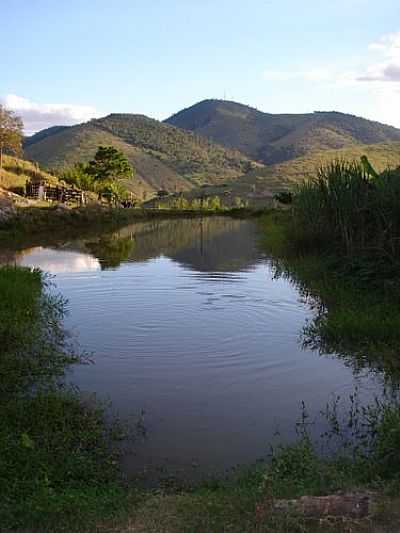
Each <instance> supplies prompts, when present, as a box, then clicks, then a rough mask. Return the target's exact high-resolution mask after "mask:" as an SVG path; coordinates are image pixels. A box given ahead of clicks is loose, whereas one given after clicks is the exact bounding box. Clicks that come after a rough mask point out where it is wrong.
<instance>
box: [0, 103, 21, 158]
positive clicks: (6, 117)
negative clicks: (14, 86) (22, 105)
mask: <svg viewBox="0 0 400 533" xmlns="http://www.w3.org/2000/svg"><path fill="white" fill-rule="evenodd" d="M22 135H23V123H22V120H21V118H20V117H19V116H17V115H16V114H15V113H14V111H11V110H9V109H6V108H5V107H4V106H3V105H1V104H0V168H2V167H3V152H4V151H10V152H13V153H15V154H19V153H20V151H21V147H22Z"/></svg>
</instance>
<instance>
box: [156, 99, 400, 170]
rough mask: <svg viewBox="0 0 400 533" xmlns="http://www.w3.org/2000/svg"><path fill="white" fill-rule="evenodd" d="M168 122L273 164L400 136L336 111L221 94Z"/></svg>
mask: <svg viewBox="0 0 400 533" xmlns="http://www.w3.org/2000/svg"><path fill="white" fill-rule="evenodd" d="M166 123H168V124H172V125H174V126H177V127H180V128H184V129H187V130H190V131H193V132H195V133H198V134H199V135H203V136H205V137H207V138H210V139H212V140H213V141H215V142H218V143H220V144H222V145H224V146H227V147H230V148H236V149H238V150H240V151H241V152H243V153H244V154H246V155H247V156H248V157H250V158H251V159H254V160H257V161H260V162H262V163H264V164H275V163H281V162H283V161H288V160H291V159H295V158H297V157H301V156H305V155H306V154H307V153H309V152H314V151H316V150H330V149H333V150H338V149H341V148H345V147H350V146H353V145H358V144H376V143H387V142H393V141H400V130H399V129H396V128H394V127H392V126H387V125H384V124H380V123H379V122H373V121H370V120H366V119H364V118H360V117H356V116H353V115H347V114H345V113H337V112H315V113H308V114H270V113H263V112H261V111H258V110H257V109H254V108H252V107H249V106H245V105H242V104H238V103H236V102H228V101H224V100H204V101H202V102H199V103H198V104H195V105H193V106H191V107H189V108H187V109H184V110H182V111H180V112H179V113H177V114H175V115H173V116H172V117H170V118H169V119H167V120H166Z"/></svg>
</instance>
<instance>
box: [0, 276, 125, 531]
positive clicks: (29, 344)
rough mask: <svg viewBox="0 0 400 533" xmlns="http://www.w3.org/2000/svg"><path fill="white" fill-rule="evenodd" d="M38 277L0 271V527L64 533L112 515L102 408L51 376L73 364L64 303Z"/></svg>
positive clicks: (114, 472)
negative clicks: (89, 404) (64, 324)
mask: <svg viewBox="0 0 400 533" xmlns="http://www.w3.org/2000/svg"><path fill="white" fill-rule="evenodd" d="M45 284H46V280H45V279H44V278H43V275H42V274H41V273H40V272H38V271H30V270H29V269H25V268H15V267H1V268H0V293H1V299H0V345H1V357H0V375H1V384H0V409H1V426H0V494H1V498H0V524H1V529H2V531H5V530H7V528H18V527H20V528H25V527H27V528H29V529H30V530H37V531H41V532H42V531H56V530H61V531H62V530H64V531H72V528H73V527H75V525H79V527H81V526H82V525H84V526H85V527H86V525H88V526H89V525H90V523H91V524H92V527H94V526H93V522H91V519H95V520H98V519H99V517H107V516H110V514H111V515H112V513H113V512H114V511H115V509H119V510H120V509H121V508H122V507H123V505H122V503H123V500H124V497H125V492H124V491H123V490H122V488H121V486H120V484H119V481H118V480H119V477H118V468H117V462H116V457H114V455H113V454H112V453H111V452H110V447H109V444H110V442H111V441H112V439H114V438H116V437H117V436H118V435H119V428H117V427H116V426H115V427H111V426H106V425H105V422H104V409H103V408H102V406H100V405H97V406H92V407H89V406H88V405H85V404H84V402H83V401H82V399H81V398H80V396H79V394H78V393H77V392H76V391H74V390H72V389H69V388H68V387H66V386H63V385H62V381H61V382H60V378H62V377H63V375H64V371H65V369H66V368H67V366H68V365H70V364H71V363H77V362H80V361H82V358H81V357H80V356H79V355H76V354H75V353H74V352H73V351H71V348H70V347H69V345H68V342H67V337H66V336H65V332H64V330H63V326H62V318H63V315H64V302H63V301H62V300H60V299H59V298H56V297H53V296H50V295H49V294H48V293H47V292H45V291H44V288H45Z"/></svg>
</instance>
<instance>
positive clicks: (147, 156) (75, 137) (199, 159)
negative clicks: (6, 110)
mask: <svg viewBox="0 0 400 533" xmlns="http://www.w3.org/2000/svg"><path fill="white" fill-rule="evenodd" d="M101 144H103V145H112V146H115V147H116V148H118V149H120V150H122V151H123V152H124V153H125V155H126V156H127V157H128V159H129V160H130V162H131V163H132V164H133V166H134V167H135V169H136V175H135V177H134V178H133V180H130V181H129V182H127V183H126V185H127V186H128V187H129V188H130V189H131V190H132V191H133V192H135V193H137V194H139V195H140V194H141V193H144V192H154V191H156V190H159V189H166V190H169V191H175V190H178V191H181V190H189V189H191V188H193V187H195V186H197V185H201V184H203V183H205V182H207V183H218V182H220V181H224V180H226V179H234V178H237V177H238V176H240V175H242V174H243V173H244V172H246V171H247V170H249V168H252V166H254V165H252V163H251V162H250V161H249V159H248V158H247V157H246V156H243V155H242V154H241V153H239V152H238V151H236V150H231V149H227V148H224V147H222V146H219V145H217V144H215V143H214V142H212V141H210V140H208V139H205V138H203V137H200V136H198V135H196V134H194V133H192V132H188V131H185V130H181V129H178V128H175V127H174V126H171V125H169V124H164V123H162V122H159V121H157V120H153V119H150V118H148V117H145V116H143V115H130V114H112V115H109V116H107V117H104V118H102V119H96V120H91V121H90V122H87V123H85V124H80V125H78V126H71V127H63V128H60V127H56V128H50V129H49V130H44V131H42V132H39V133H37V134H35V135H33V136H32V137H30V138H28V139H27V140H26V141H25V155H26V157H27V158H29V159H33V160H35V161H38V162H39V163H40V164H42V165H43V166H45V167H46V168H50V169H51V168H53V169H60V168H63V167H66V166H69V165H71V164H73V163H76V162H78V161H88V160H90V159H91V158H93V156H94V154H95V151H96V148H97V147H98V146H99V145H101Z"/></svg>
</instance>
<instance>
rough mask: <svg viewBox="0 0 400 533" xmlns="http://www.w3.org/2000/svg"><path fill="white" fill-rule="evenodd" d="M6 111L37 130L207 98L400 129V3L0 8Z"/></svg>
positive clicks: (199, 1) (60, 1)
mask: <svg viewBox="0 0 400 533" xmlns="http://www.w3.org/2000/svg"><path fill="white" fill-rule="evenodd" d="M0 5H1V18H2V29H1V33H0V102H1V103H2V104H3V105H5V106H6V107H8V108H10V109H13V110H15V111H16V112H17V113H18V114H19V115H20V116H21V117H22V118H23V120H24V123H25V131H26V132H27V133H32V132H34V131H38V130H40V129H43V128H46V127H49V126H52V125H56V124H57V125H58V124H66V125H69V124H74V123H79V122H83V121H86V120H89V119H90V118H93V117H98V116H104V115H106V114H108V113H111V112H124V113H141V114H145V115H148V116H150V117H153V118H157V119H160V120H162V119H165V118H167V117H168V116H170V115H171V114H173V113H175V112H177V111H179V110H180V109H182V108H184V107H188V106H190V105H192V104H194V103H196V102H198V101H200V100H203V99H205V98H220V99H223V98H225V99H228V100H234V101H237V102H241V103H244V104H247V105H250V106H253V107H256V108H257V109H259V110H261V111H265V112H269V113H304V112H312V111H332V110H336V111H342V112H346V113H351V114H354V115H359V116H363V117H366V118H370V119H373V120H378V121H381V122H384V123H387V124H392V125H394V126H397V127H400V1H399V0H379V1H374V0H318V1H317V0H308V1H307V0H303V1H301V0H247V1H244V0H150V1H144V0H113V1H110V0H57V1H55V0H0Z"/></svg>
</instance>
